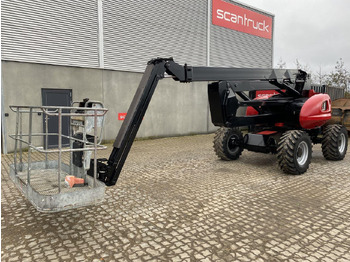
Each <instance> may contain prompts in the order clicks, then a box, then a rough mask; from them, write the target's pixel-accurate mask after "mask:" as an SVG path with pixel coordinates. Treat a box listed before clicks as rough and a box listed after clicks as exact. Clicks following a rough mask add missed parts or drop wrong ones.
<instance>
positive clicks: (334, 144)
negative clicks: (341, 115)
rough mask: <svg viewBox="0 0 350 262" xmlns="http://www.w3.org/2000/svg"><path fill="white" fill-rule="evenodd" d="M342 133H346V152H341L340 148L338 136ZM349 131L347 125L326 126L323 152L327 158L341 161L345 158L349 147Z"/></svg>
mask: <svg viewBox="0 0 350 262" xmlns="http://www.w3.org/2000/svg"><path fill="white" fill-rule="evenodd" d="M341 133H344V135H345V138H346V143H347V144H346V146H345V150H344V154H340V152H339V148H338V137H339V135H340V134H341ZM347 141H348V131H347V130H346V128H345V126H342V125H329V126H326V127H325V129H324V130H323V138H322V153H323V156H324V158H325V159H327V160H333V161H339V160H343V159H344V157H345V155H346V151H347V147H348V142H347Z"/></svg>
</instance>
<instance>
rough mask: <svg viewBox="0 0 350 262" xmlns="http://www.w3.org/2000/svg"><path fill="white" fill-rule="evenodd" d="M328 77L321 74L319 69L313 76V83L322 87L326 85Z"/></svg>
mask: <svg viewBox="0 0 350 262" xmlns="http://www.w3.org/2000/svg"><path fill="white" fill-rule="evenodd" d="M327 77H328V75H327V74H325V73H323V72H322V67H319V69H318V71H316V73H315V75H313V82H315V83H316V84H320V85H324V84H325V83H326V80H327Z"/></svg>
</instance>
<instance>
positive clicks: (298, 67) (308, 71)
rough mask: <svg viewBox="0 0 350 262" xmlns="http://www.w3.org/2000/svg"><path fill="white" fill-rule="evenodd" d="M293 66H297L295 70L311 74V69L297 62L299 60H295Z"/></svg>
mask: <svg viewBox="0 0 350 262" xmlns="http://www.w3.org/2000/svg"><path fill="white" fill-rule="evenodd" d="M295 65H296V66H297V69H300V70H303V71H305V72H306V73H308V74H311V68H310V67H309V65H308V64H306V65H303V64H301V63H300V62H299V59H298V58H297V59H295Z"/></svg>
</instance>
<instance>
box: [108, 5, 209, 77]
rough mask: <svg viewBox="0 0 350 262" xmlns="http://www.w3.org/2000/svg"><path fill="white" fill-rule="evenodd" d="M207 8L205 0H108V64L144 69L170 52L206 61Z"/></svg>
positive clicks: (197, 61)
mask: <svg viewBox="0 0 350 262" xmlns="http://www.w3.org/2000/svg"><path fill="white" fill-rule="evenodd" d="M206 12H207V1H205V0H204V1H203V0H194V1H186V0H178V1H173V0H161V1H139V0H130V1H115V0H104V5H103V22H104V36H105V38H104V50H105V68H110V69H118V70H128V71H129V70H132V71H143V70H144V68H145V62H147V61H148V60H150V59H152V58H156V57H170V56H173V57H174V58H175V59H176V61H177V62H179V63H185V62H186V63H189V64H192V65H206V35H207V32H206V21H207V13H206Z"/></svg>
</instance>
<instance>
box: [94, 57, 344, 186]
mask: <svg viewBox="0 0 350 262" xmlns="http://www.w3.org/2000/svg"><path fill="white" fill-rule="evenodd" d="M165 73H167V74H168V75H170V76H172V77H173V79H174V80H175V81H180V82H184V83H186V82H194V81H208V82H210V83H209V84H208V97H209V104H210V111H211V118H212V122H213V124H214V125H215V126H219V127H220V128H219V130H218V131H217V132H216V136H215V138H214V149H215V151H216V154H217V155H218V156H219V157H220V158H221V159H223V160H235V159H238V158H239V156H240V154H241V153H242V151H243V149H248V150H251V151H256V152H263V153H275V154H277V158H278V162H279V166H280V168H281V169H282V170H283V171H284V172H285V173H290V174H302V173H304V172H305V171H306V170H307V169H308V167H309V164H310V160H311V153H312V143H322V151H323V154H324V156H325V158H326V159H329V160H342V159H343V158H344V157H345V154H346V150H347V146H348V134H347V131H346V129H345V127H343V126H340V125H329V126H325V124H326V122H327V121H328V120H329V119H330V118H331V101H330V98H329V96H328V95H327V94H315V93H314V92H313V90H311V89H310V85H309V83H308V80H309V76H308V75H307V73H306V72H304V71H302V70H286V69H250V68H217V67H192V66H188V65H187V64H185V65H183V66H182V65H179V64H177V63H176V62H174V61H173V59H172V58H167V59H164V58H157V59H154V60H151V61H149V62H148V65H147V67H146V70H145V73H144V75H143V77H142V80H141V82H140V84H139V87H138V89H137V91H136V94H135V96H134V98H133V100H132V103H131V105H130V108H129V110H128V113H127V115H126V118H125V120H124V122H123V124H122V126H121V129H120V131H119V133H118V135H117V137H116V139H115V142H114V144H113V151H112V153H111V155H110V157H109V159H98V160H97V163H94V161H93V160H91V165H90V170H89V172H88V174H89V175H93V170H94V165H97V174H98V179H99V180H100V181H103V182H104V183H105V184H106V185H108V186H112V185H115V183H116V182H117V180H118V177H119V174H120V172H121V170H122V168H123V165H124V163H125V160H126V158H127V156H128V153H129V151H130V148H131V145H132V143H133V141H134V139H135V136H136V133H137V131H138V129H139V127H140V125H141V121H142V119H143V117H144V115H145V113H146V110H147V107H148V105H149V103H150V101H151V98H152V95H153V93H154V90H155V89H156V87H157V84H158V81H159V80H160V79H162V78H164V74H165ZM261 90H274V91H275V92H276V93H277V94H275V95H271V94H270V95H263V96H260V97H256V98H254V97H253V94H254V93H256V92H259V91H261ZM246 92H249V94H250V95H249V96H248V95H247V94H246ZM238 97H239V98H240V99H238ZM241 106H243V107H247V113H246V115H245V116H236V113H237V109H238V108H239V107H241ZM241 126H248V127H249V133H248V134H246V135H245V136H244V137H243V135H242V133H241V131H240V130H239V129H238V128H237V127H241Z"/></svg>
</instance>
